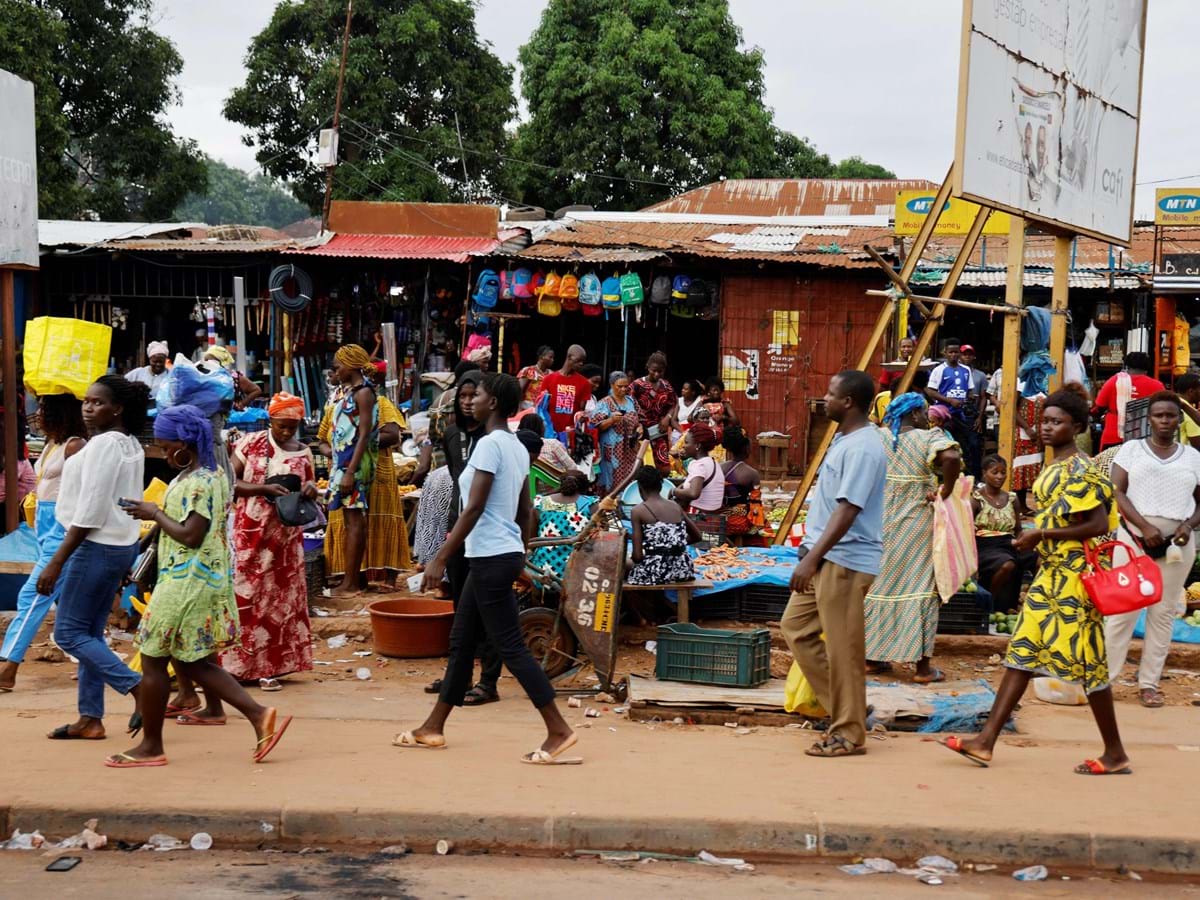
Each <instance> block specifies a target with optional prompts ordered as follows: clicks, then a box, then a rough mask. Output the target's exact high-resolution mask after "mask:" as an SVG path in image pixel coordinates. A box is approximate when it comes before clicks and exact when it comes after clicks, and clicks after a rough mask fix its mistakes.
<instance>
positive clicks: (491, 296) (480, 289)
mask: <svg viewBox="0 0 1200 900" xmlns="http://www.w3.org/2000/svg"><path fill="white" fill-rule="evenodd" d="M471 299H472V300H474V301H475V305H476V306H478V307H479V308H480V309H493V308H494V307H495V306H496V301H497V300H498V299H500V276H499V275H497V274H496V273H495V272H494V271H492V270H491V269H484V270H483V271H482V272H480V273H479V278H478V279H476V281H475V293H474V294H472V295H471Z"/></svg>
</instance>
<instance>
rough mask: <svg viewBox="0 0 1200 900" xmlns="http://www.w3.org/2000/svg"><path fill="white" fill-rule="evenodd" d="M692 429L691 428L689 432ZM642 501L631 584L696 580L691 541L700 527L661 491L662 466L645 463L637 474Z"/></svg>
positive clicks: (628, 580)
mask: <svg viewBox="0 0 1200 900" xmlns="http://www.w3.org/2000/svg"><path fill="white" fill-rule="evenodd" d="M689 433H690V432H689ZM637 483H638V490H639V491H640V493H641V495H642V502H641V503H639V504H638V505H637V506H635V507H634V509H633V515H632V517H631V519H632V523H633V568H632V569H630V570H629V572H627V573H626V575H625V581H626V583H627V584H670V583H672V582H676V581H692V580H693V579H695V577H696V571H695V569H694V568H693V567H692V559H691V557H690V556H688V553H687V545H688V544H691V543H695V542H697V541H699V540H700V531H699V529H698V528H696V525H695V523H694V522H692V520H691V519H689V518H688V516H687V514H686V513H685V512H684V511H683V510H682V509H680V508H679V504H678V503H673V502H671V501H670V500H668V499H666V498H665V497H663V496H662V494H661V493H660V492H661V491H662V484H663V479H662V475H661V474H659V471H658V469H656V468H654V467H653V466H642V467H641V468H640V469H639V470H638V474H637Z"/></svg>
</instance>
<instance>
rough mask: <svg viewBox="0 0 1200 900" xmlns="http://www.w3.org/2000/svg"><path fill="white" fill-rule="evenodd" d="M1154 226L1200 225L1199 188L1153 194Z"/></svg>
mask: <svg viewBox="0 0 1200 900" xmlns="http://www.w3.org/2000/svg"><path fill="white" fill-rule="evenodd" d="M1154 224H1155V225H1200V187H1191V188H1187V187H1184V188H1159V189H1158V190H1156V191H1155V192H1154Z"/></svg>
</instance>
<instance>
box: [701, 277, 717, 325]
mask: <svg viewBox="0 0 1200 900" xmlns="http://www.w3.org/2000/svg"><path fill="white" fill-rule="evenodd" d="M720 311H721V303H720V290H719V288H718V286H717V283H716V282H715V281H710V282H708V305H707V306H705V307H704V308H703V309H698V310H696V316H697V318H700V319H707V320H712V319H715V318H717V317H718V316H719V315H720Z"/></svg>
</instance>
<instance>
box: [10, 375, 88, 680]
mask: <svg viewBox="0 0 1200 900" xmlns="http://www.w3.org/2000/svg"><path fill="white" fill-rule="evenodd" d="M82 408H83V407H82V404H81V403H80V402H79V400H77V399H76V398H75V397H73V396H71V395H70V394H50V395H47V396H45V397H40V398H39V399H38V413H39V419H40V423H41V429H42V434H44V435H45V436H46V446H45V447H44V448H43V449H42V455H41V456H39V457H38V461H37V466H36V467H35V470H34V471H35V473H36V475H37V488H36V490H37V518H36V521H35V525H36V529H35V530H36V533H37V542H38V557H37V562H35V563H34V566H33V571H32V572H30V573H29V578H28V579H26V581H25V584H24V586H23V587H22V588H21V592H20V594H18V595H17V615H16V617H15V618H14V619H13V620H12V622H10V623H9V626H8V631H7V632H5V635H4V643H3V645H0V661H2V662H0V693H8V692H9V691H11V690H12V689H13V687H14V686H15V685H16V680H17V668H18V667H19V666H20V665H21V663H22V662H24V661H25V651H27V650H28V649H29V644H30V643H31V642H32V641H33V638H34V635H36V634H37V631H38V629H39V628H41V626H42V622H43V621H44V620H45V618H46V613H48V612H49V611H50V607H51V606H52V605H54V604H55V603H56V602H58V595H59V593H60V592H61V590H62V585H61V583H60V584H59V586H58V591H56V592H55V593H53V594H50V595H45V594H39V593H38V590H37V583H38V577H39V576H40V575H41V574H42V570H43V569H45V568H46V565H47V564H48V563H49V562H50V560H51V559H53V558H54V554H55V553H57V552H58V548H59V547H60V546H61V545H62V542H63V538H64V537H65V536H66V532H65V531H64V530H63V527H62V525H60V524H59V522H58V519H56V518H55V517H54V508H55V504H56V501H57V500H58V490H59V486H60V485H61V484H62V474H63V466H64V464H65V463H66V461H67V460H68V459H70V458H71V457H72V456H74V455H75V454H76V453H78V452H79V451H80V450H82V449H83V445H84V443H85V440H84V437H83V436H84V435H85V434H86V433H87V431H86V427H85V426H84V424H83V415H82Z"/></svg>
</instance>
